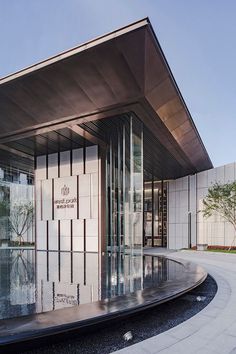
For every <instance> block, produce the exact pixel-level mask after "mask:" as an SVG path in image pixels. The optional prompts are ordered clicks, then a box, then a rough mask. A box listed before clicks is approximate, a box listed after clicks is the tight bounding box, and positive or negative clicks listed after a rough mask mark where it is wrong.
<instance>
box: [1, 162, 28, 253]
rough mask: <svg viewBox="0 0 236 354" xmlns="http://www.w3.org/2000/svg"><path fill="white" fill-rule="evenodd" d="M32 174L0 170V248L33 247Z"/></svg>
mask: <svg viewBox="0 0 236 354" xmlns="http://www.w3.org/2000/svg"><path fill="white" fill-rule="evenodd" d="M33 183H34V182H33V175H32V173H27V172H24V171H21V170H18V169H17V168H16V169H15V168H13V167H8V166H2V167H0V246H2V247H7V246H16V245H26V244H27V245H29V244H30V245H33V244H34V239H35V237H34V223H33V215H34V210H33V209H34V186H33Z"/></svg>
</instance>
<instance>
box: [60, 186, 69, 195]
mask: <svg viewBox="0 0 236 354" xmlns="http://www.w3.org/2000/svg"><path fill="white" fill-rule="evenodd" d="M69 193H70V188H69V187H67V186H66V185H65V184H64V187H62V188H61V194H62V195H64V196H65V195H68V194H69Z"/></svg>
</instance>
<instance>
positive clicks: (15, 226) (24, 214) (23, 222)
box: [9, 202, 34, 245]
mask: <svg viewBox="0 0 236 354" xmlns="http://www.w3.org/2000/svg"><path fill="white" fill-rule="evenodd" d="M33 220H34V206H33V203H32V202H25V203H18V204H17V203H16V204H13V206H12V207H11V209H10V216H9V223H10V229H11V230H12V231H13V232H15V234H16V236H17V238H18V239H19V245H21V242H22V241H23V242H24V238H23V235H24V234H25V233H26V232H27V231H28V230H29V229H30V228H31V226H32V225H33Z"/></svg>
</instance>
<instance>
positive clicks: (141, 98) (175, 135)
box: [0, 19, 212, 178]
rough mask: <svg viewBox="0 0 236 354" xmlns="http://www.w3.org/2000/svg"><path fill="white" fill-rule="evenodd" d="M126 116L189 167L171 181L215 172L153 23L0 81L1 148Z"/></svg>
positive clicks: (141, 24)
mask: <svg viewBox="0 0 236 354" xmlns="http://www.w3.org/2000/svg"><path fill="white" fill-rule="evenodd" d="M127 112H134V113H135V114H136V116H137V117H139V118H140V119H141V120H142V121H143V122H144V124H145V126H147V127H148V129H149V130H150V131H151V132H152V134H153V135H154V137H155V138H156V139H157V140H158V141H159V142H160V143H161V144H162V145H163V146H164V148H165V149H166V150H168V152H169V153H170V154H171V156H173V159H175V160H176V161H177V162H178V164H180V165H181V166H182V169H181V172H178V173H177V172H175V171H173V173H172V176H168V177H172V178H177V177H181V175H186V174H190V173H195V172H198V171H202V170H206V169H209V168H212V163H211V161H210V158H209V156H208V154H207V151H206V149H205V147H204V145H203V143H202V140H201V138H200V136H199V134H198V131H197V129H196V127H195V125H194V123H193V120H192V118H191V116H190V113H189V111H188V109H187V107H186V104H185V102H184V100H183V98H182V96H181V93H180V91H179V89H178V87H177V85H176V83H175V80H174V78H173V75H172V73H171V71H170V69H169V66H168V64H167V62H166V59H165V57H164V55H163V52H162V50H161V48H160V45H159V43H158V41H157V39H156V37H155V34H154V32H153V29H152V27H151V24H150V23H149V21H148V19H144V20H142V21H139V22H137V23H135V24H132V25H130V26H127V27H125V28H123V29H120V30H118V31H115V32H113V33H110V34H109V35H106V36H103V37H101V38H99V39H97V40H94V41H91V42H88V43H86V44H85V45H82V46H80V47H77V48H75V49H72V50H70V51H68V52H65V53H62V54H60V55H58V56H56V57H53V58H51V59H49V60H47V61H45V62H42V63H39V64H37V65H34V66H32V67H30V68H28V69H25V70H22V71H21V72H19V73H16V74H13V75H10V76H8V77H6V78H3V79H1V80H0V120H1V134H0V144H6V143H8V144H9V143H10V142H13V141H17V140H19V139H22V138H27V137H30V136H32V135H37V134H42V133H46V132H49V131H52V130H56V129H62V128H66V127H67V128H73V126H75V125H78V124H83V123H85V122H89V121H95V120H98V119H103V118H107V117H111V116H112V117H114V116H119V115H120V114H123V113H127ZM180 174H181V175H180Z"/></svg>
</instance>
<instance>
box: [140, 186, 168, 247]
mask: <svg viewBox="0 0 236 354" xmlns="http://www.w3.org/2000/svg"><path fill="white" fill-rule="evenodd" d="M143 210H144V212H143V225H144V230H143V246H144V247H167V183H166V182H164V181H154V180H152V181H145V182H144V208H143Z"/></svg>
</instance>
